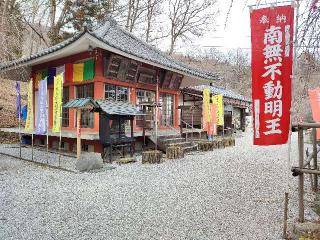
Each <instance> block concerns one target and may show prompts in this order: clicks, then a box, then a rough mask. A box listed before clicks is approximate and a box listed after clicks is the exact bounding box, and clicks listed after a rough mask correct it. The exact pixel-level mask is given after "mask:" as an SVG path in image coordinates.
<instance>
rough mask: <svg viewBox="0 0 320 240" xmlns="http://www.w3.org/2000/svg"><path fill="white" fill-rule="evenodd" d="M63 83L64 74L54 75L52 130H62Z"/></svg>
mask: <svg viewBox="0 0 320 240" xmlns="http://www.w3.org/2000/svg"><path fill="white" fill-rule="evenodd" d="M62 84H63V76H62V74H59V75H57V76H55V77H54V89H53V124H52V132H60V131H61V114H62V113H61V110H62Z"/></svg>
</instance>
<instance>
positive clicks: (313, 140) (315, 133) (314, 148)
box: [312, 128, 318, 191]
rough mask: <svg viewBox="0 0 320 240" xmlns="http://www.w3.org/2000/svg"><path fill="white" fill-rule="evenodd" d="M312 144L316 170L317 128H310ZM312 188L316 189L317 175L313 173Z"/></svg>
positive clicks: (316, 168)
mask: <svg viewBox="0 0 320 240" xmlns="http://www.w3.org/2000/svg"><path fill="white" fill-rule="evenodd" d="M312 136H313V139H312V144H313V168H314V169H315V170H318V149H317V129H316V128H313V129H312ZM314 190H315V191H318V175H317V174H314Z"/></svg>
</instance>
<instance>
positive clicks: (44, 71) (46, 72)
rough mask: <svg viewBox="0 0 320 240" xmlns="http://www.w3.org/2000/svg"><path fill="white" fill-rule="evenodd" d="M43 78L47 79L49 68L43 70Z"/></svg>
mask: <svg viewBox="0 0 320 240" xmlns="http://www.w3.org/2000/svg"><path fill="white" fill-rule="evenodd" d="M41 76H42V79H45V78H46V77H47V76H48V69H47V68H46V69H43V70H41Z"/></svg>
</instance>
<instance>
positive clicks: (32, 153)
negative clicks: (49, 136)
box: [31, 130, 33, 161]
mask: <svg viewBox="0 0 320 240" xmlns="http://www.w3.org/2000/svg"><path fill="white" fill-rule="evenodd" d="M31 160H32V161H33V130H32V133H31Z"/></svg>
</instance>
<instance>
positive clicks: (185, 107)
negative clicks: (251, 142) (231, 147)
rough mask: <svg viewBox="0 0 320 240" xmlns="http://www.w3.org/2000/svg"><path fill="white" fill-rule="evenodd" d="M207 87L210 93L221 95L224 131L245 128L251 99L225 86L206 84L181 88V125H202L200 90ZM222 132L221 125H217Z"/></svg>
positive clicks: (242, 129)
mask: <svg viewBox="0 0 320 240" xmlns="http://www.w3.org/2000/svg"><path fill="white" fill-rule="evenodd" d="M204 89H209V90H210V93H211V94H212V95H220V94H221V95H222V96H223V105H224V126H223V127H224V130H223V131H224V132H227V133H228V132H230V131H233V132H234V131H236V130H241V131H245V129H246V117H247V116H249V115H251V106H252V102H251V99H249V98H246V97H244V96H242V95H240V94H238V93H236V92H234V91H231V90H227V89H225V88H221V87H217V86H213V85H212V84H210V85H209V86H208V85H197V86H189V87H185V88H183V89H181V96H180V102H181V104H180V105H181V106H180V108H181V113H180V115H181V117H180V118H181V127H183V128H187V127H188V126H189V127H190V128H191V127H193V128H200V129H201V125H202V120H201V119H202V103H203V97H202V92H203V90H204ZM218 128H219V129H218V130H219V131H218V133H219V132H220V133H222V126H219V127H218Z"/></svg>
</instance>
